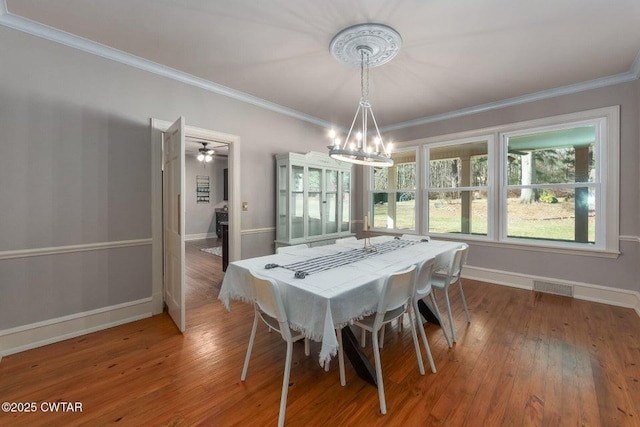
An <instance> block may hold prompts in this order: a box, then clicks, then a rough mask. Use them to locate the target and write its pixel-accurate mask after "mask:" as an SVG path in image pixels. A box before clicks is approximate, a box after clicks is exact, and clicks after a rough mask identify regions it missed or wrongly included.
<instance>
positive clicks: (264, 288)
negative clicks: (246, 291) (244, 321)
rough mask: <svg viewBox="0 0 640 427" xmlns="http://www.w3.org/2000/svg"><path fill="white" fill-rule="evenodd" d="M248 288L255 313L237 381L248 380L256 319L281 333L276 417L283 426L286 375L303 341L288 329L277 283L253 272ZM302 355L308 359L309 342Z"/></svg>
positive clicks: (297, 334) (286, 387) (287, 386)
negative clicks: (283, 346)
mask: <svg viewBox="0 0 640 427" xmlns="http://www.w3.org/2000/svg"><path fill="white" fill-rule="evenodd" d="M249 277H250V281H251V285H252V287H253V294H254V300H253V301H254V312H255V317H254V319H253V327H252V329H251V337H250V338H249V346H248V348H247V355H246V356H245V359H244V366H243V368H242V375H241V376H240V379H241V380H242V381H244V380H245V379H246V378H247V371H248V369H249V359H250V358H251V350H252V349H253V342H254V340H255V337H256V329H257V328H258V319H261V320H262V321H263V322H264V323H265V324H267V326H269V328H270V329H273V330H276V331H278V332H280V335H281V336H282V338H283V339H284V340H285V341H286V342H287V354H286V358H285V362H284V375H283V379H282V394H281V396H280V414H279V416H278V426H279V427H281V426H284V417H285V411H286V408H287V392H288V390H289V375H290V373H291V359H292V356H293V343H294V342H296V341H300V340H302V339H305V336H304V335H303V334H301V333H300V332H296V331H293V330H292V329H290V328H289V322H288V319H287V312H286V310H285V308H284V303H283V302H282V298H281V297H280V292H279V291H278V286H277V284H276V282H275V281H274V280H272V279H269V278H262V277H258V276H256V275H255V274H254V273H253V272H249ZM304 352H305V354H306V355H307V356H308V355H309V340H308V339H305V346H304Z"/></svg>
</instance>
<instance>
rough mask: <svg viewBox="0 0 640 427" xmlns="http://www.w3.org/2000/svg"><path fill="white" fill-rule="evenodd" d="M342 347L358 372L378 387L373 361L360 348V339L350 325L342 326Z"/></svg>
mask: <svg viewBox="0 0 640 427" xmlns="http://www.w3.org/2000/svg"><path fill="white" fill-rule="evenodd" d="M342 348H343V350H344V354H346V356H347V358H349V362H351V366H353V369H355V371H356V374H358V376H359V377H360V378H362V379H363V380H365V381H366V382H368V383H369V384H371V385H372V386H374V387H377V382H376V370H375V368H374V367H373V366H371V362H369V359H368V358H367V355H366V354H364V352H363V351H362V349H361V348H360V344H359V343H358V339H357V338H356V336H355V335H354V334H353V331H352V330H351V327H349V326H345V327H344V328H342Z"/></svg>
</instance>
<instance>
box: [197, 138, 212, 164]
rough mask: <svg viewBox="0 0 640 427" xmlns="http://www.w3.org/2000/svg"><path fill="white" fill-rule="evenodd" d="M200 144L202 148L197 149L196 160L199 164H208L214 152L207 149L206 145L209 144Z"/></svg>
mask: <svg viewBox="0 0 640 427" xmlns="http://www.w3.org/2000/svg"><path fill="white" fill-rule="evenodd" d="M201 144H202V147H201V148H198V156H197V157H196V158H197V159H198V160H199V161H201V162H207V163H209V162H210V161H211V160H213V155H214V154H215V151H213V150H212V149H211V148H207V145H208V144H209V143H208V142H201Z"/></svg>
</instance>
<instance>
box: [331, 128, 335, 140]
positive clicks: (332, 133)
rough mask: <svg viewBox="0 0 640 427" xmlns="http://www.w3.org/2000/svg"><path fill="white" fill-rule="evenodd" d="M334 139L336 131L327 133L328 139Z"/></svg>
mask: <svg viewBox="0 0 640 427" xmlns="http://www.w3.org/2000/svg"><path fill="white" fill-rule="evenodd" d="M335 137H336V131H335V130H333V129H331V130H330V131H329V138H331V139H333V138H335Z"/></svg>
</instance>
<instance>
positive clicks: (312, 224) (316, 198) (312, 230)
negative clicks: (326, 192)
mask: <svg viewBox="0 0 640 427" xmlns="http://www.w3.org/2000/svg"><path fill="white" fill-rule="evenodd" d="M307 209H308V211H307V216H308V221H309V223H308V224H309V236H319V235H321V234H323V233H322V169H316V168H309V191H308V193H307Z"/></svg>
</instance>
